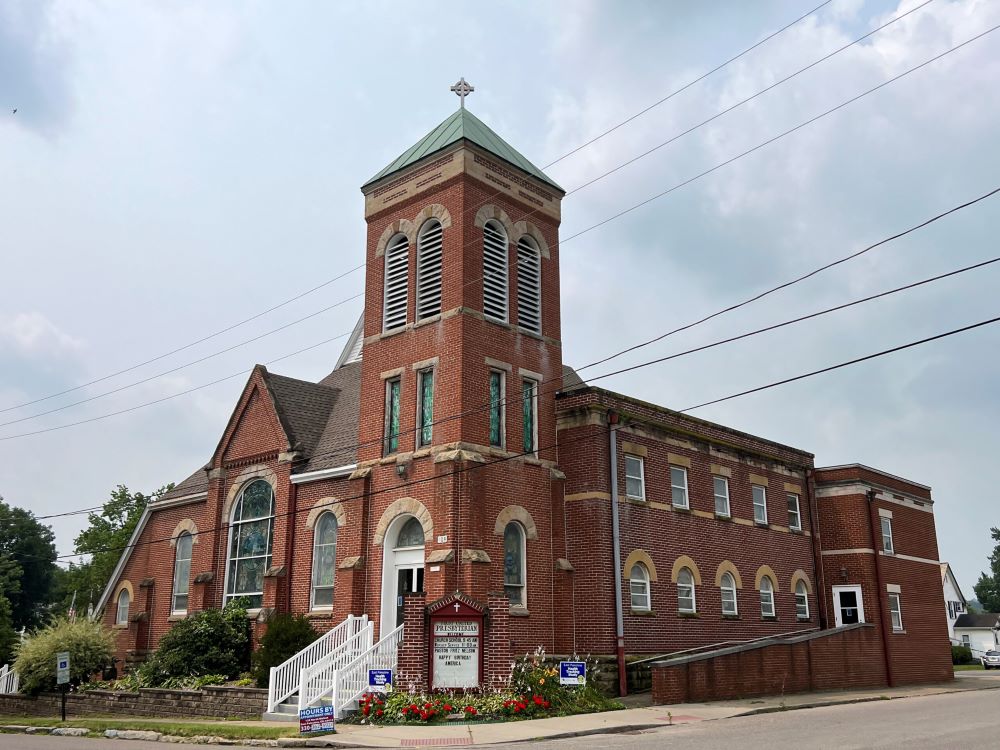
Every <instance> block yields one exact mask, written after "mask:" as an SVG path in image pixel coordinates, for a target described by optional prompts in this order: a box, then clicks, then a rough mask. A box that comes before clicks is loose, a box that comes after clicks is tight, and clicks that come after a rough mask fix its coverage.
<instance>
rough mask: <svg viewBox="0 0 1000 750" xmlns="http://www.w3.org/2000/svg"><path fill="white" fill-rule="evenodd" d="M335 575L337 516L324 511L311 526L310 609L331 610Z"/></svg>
mask: <svg viewBox="0 0 1000 750" xmlns="http://www.w3.org/2000/svg"><path fill="white" fill-rule="evenodd" d="M336 574H337V516H335V515H334V514H333V513H332V512H331V511H325V512H324V513H321V514H320V517H319V518H318V519H316V524H315V525H314V526H313V569H312V601H311V602H310V608H311V609H332V608H333V585H334V579H335V578H336Z"/></svg>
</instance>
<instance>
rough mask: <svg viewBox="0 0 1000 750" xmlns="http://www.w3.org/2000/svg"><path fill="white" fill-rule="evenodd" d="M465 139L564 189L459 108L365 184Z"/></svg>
mask: <svg viewBox="0 0 1000 750" xmlns="http://www.w3.org/2000/svg"><path fill="white" fill-rule="evenodd" d="M463 138H464V139H466V140H468V141H472V142H473V143H475V144H476V145H477V146H479V147H480V148H484V149H486V150H487V151H489V152H490V153H491V154H493V155H494V156H498V157H499V158H501V159H503V160H504V161H505V162H507V163H509V164H512V165H513V166H515V167H517V168H518V169H520V170H522V171H524V172H527V173H528V174H530V175H531V176H532V177H535V178H537V179H539V180H541V181H542V182H544V183H545V184H547V185H551V186H552V187H554V188H556V189H557V190H559V191H561V192H564V191H563V189H562V188H561V187H559V185H558V184H557V183H555V182H553V181H552V180H551V179H549V178H548V177H546V176H545V173H544V172H542V170H540V169H539V168H538V167H536V166H535V165H534V164H532V163H531V162H530V161H528V160H527V159H525V158H524V157H523V156H521V154H519V153H518V152H517V151H515V150H514V148H513V147H512V146H511V145H510V144H509V143H507V142H506V141H505V140H504V139H503V138H501V137H500V136H498V135H497V134H496V133H494V132H493V131H492V130H490V128H489V127H488V126H487V125H486V124H485V123H484V122H483V121H482V120H480V119H479V118H478V117H476V116H475V115H474V114H472V113H471V112H470V111H469V110H467V109H459V110H458V111H457V112H455V114H453V115H451V116H450V117H449V118H448V119H447V120H445V121H444V122H442V123H441V124H440V125H438V126H437V127H436V128H434V130H432V131H431V132H430V133H428V134H427V135H425V136H424V137H423V138H421V139H420V140H419V141H418V142H417V143H416V145H414V146H411V147H410V148H409V149H407V150H406V151H404V152H403V153H402V154H400V155H399V156H398V157H396V159H394V160H393V162H392V163H391V164H389V166H387V167H386V168H385V169H383V170H382V171H381V172H379V173H378V174H377V175H375V176H374V177H372V178H371V179H370V180H368V182H366V183H365V184H364V185H363V186H362V187H363V188H364V187H367V186H368V185H370V184H371V183H373V182H375V181H376V180H381V179H382V178H383V177H386V176H388V175H390V174H392V173H393V172H398V171H399V170H401V169H405V168H406V167H408V166H410V165H411V164H416V163H417V162H418V161H420V160H421V159H423V158H424V157H425V156H430V155H431V154H433V153H435V152H437V151H440V150H441V149H443V148H445V147H447V146H450V145H451V144H453V143H455V142H457V141H460V140H462V139H463Z"/></svg>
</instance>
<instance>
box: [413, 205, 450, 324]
mask: <svg viewBox="0 0 1000 750" xmlns="http://www.w3.org/2000/svg"><path fill="white" fill-rule="evenodd" d="M443 232H444V230H443V229H442V227H441V223H440V222H438V221H428V222H427V223H426V224H424V226H423V228H422V229H421V230H420V236H419V238H418V239H417V320H423V319H424V318H429V317H430V316H431V315H437V314H438V313H439V312H441V236H442V234H443Z"/></svg>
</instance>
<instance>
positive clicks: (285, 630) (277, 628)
mask: <svg viewBox="0 0 1000 750" xmlns="http://www.w3.org/2000/svg"><path fill="white" fill-rule="evenodd" d="M317 638H319V633H317V632H316V631H315V630H313V627H312V625H311V624H310V622H309V620H308V619H306V617H305V616H304V615H292V614H288V613H283V614H280V615H278V616H277V617H275V618H274V619H273V620H271V622H269V623H268V625H267V632H266V633H264V636H263V637H262V638H261V639H260V648H258V649H257V651H256V652H255V653H254V655H253V675H254V678H255V679H256V680H257V687H262V688H264V687H267V684H268V682H269V681H270V678H271V667H276V666H278V665H279V664H281V663H283V662H284V661H286V660H287V659H289V658H290V657H292V656H295V654H297V653H298V652H299V651H301V650H302V649H304V648H305V647H306V646H308V645H309V644H310V643H312V642H313V641H315V640H316V639H317Z"/></svg>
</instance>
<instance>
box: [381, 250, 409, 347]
mask: <svg viewBox="0 0 1000 750" xmlns="http://www.w3.org/2000/svg"><path fill="white" fill-rule="evenodd" d="M409 275H410V244H409V242H407V240H406V236H405V235H402V234H400V235H397V236H395V237H393V238H392V240H390V242H389V245H388V247H387V248H386V250H385V309H384V311H383V315H382V321H383V322H382V330H385V331H389V330H391V329H393V328H399V327H400V326H405V325H406V302H407V293H408V288H407V287H408V283H409Z"/></svg>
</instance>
